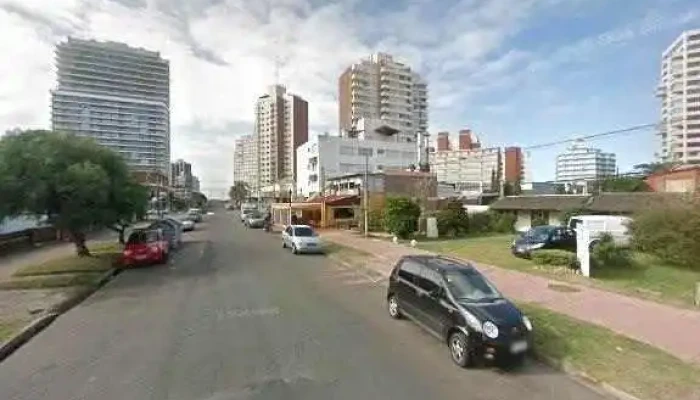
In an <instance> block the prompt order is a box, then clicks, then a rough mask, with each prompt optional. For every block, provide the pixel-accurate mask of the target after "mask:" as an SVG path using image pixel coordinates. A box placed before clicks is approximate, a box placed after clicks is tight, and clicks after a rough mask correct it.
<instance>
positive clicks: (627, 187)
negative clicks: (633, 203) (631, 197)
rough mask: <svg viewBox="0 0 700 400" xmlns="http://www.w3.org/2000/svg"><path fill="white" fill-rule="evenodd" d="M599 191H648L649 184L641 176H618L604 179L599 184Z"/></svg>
mask: <svg viewBox="0 0 700 400" xmlns="http://www.w3.org/2000/svg"><path fill="white" fill-rule="evenodd" d="M599 189H600V191H601V192H648V191H649V190H650V189H649V185H647V183H646V182H644V179H643V178H638V177H633V176H618V177H609V178H606V179H604V180H603V181H601V182H600V184H599Z"/></svg>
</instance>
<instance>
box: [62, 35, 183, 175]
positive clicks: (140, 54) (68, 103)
mask: <svg viewBox="0 0 700 400" xmlns="http://www.w3.org/2000/svg"><path fill="white" fill-rule="evenodd" d="M56 67H57V75H58V84H57V88H56V89H55V90H53V91H52V93H51V103H52V104H51V111H52V112H51V123H52V129H53V130H55V131H63V132H68V133H73V134H76V135H79V136H86V137H90V138H93V139H95V140H96V141H97V142H98V143H99V144H101V145H103V146H105V147H109V148H111V149H112V150H114V151H116V152H117V153H119V154H120V155H122V156H123V157H124V159H125V160H126V162H127V164H128V165H129V167H130V168H131V169H133V170H136V171H158V172H161V173H163V174H165V175H166V176H167V174H168V169H169V166H170V67H169V63H168V61H167V60H164V59H163V58H161V57H160V54H159V53H156V52H152V51H147V50H143V49H140V48H133V47H129V46H127V45H125V44H121V43H114V42H97V41H91V40H78V39H73V38H69V39H68V40H67V41H65V42H62V43H60V44H58V46H57V47H56Z"/></svg>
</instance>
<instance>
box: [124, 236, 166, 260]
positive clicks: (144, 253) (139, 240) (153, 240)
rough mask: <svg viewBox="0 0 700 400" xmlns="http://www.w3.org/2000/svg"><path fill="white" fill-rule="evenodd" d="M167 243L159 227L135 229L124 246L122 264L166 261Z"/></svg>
mask: <svg viewBox="0 0 700 400" xmlns="http://www.w3.org/2000/svg"><path fill="white" fill-rule="evenodd" d="M169 249H170V246H169V243H168V240H167V239H166V238H165V235H164V234H163V231H161V230H160V229H137V230H134V231H133V232H131V234H130V235H129V238H128V239H127V241H126V245H125V246H124V251H123V254H122V261H123V264H124V265H127V266H132V265H141V264H162V263H165V262H167V261H168V256H169Z"/></svg>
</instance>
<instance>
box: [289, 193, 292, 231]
mask: <svg viewBox="0 0 700 400" xmlns="http://www.w3.org/2000/svg"><path fill="white" fill-rule="evenodd" d="M291 224H292V189H289V225H291Z"/></svg>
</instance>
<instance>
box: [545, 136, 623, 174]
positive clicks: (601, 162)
mask: <svg viewBox="0 0 700 400" xmlns="http://www.w3.org/2000/svg"><path fill="white" fill-rule="evenodd" d="M616 173H617V167H616V164H615V154H613V153H604V152H602V151H601V150H600V149H596V148H592V147H586V145H585V143H583V142H581V141H577V142H575V143H574V144H573V145H571V146H570V147H569V148H568V149H567V150H566V151H565V152H564V153H562V154H559V155H558V156H557V171H556V181H557V182H560V183H566V182H582V181H594V180H599V179H603V178H605V177H608V176H614V175H615V174H616Z"/></svg>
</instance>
